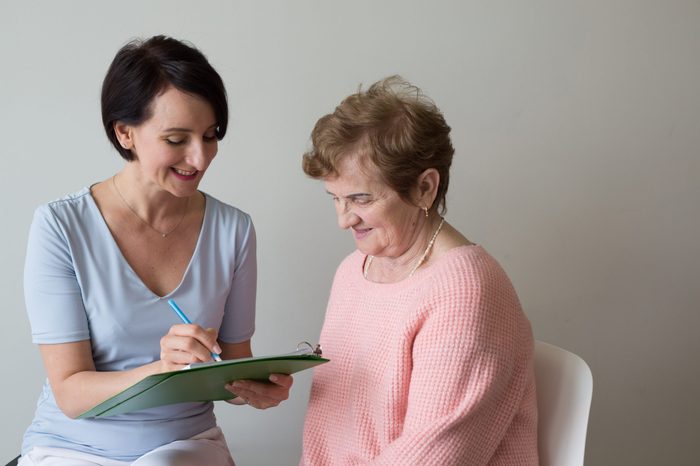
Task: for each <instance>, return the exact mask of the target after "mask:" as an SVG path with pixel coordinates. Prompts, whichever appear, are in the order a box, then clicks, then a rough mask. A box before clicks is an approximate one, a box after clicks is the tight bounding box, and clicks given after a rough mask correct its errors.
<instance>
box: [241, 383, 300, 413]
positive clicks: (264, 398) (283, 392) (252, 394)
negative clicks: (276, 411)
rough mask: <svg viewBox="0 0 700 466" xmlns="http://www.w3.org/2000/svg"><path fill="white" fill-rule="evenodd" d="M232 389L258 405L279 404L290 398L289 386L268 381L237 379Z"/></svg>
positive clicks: (249, 401) (249, 402)
mask: <svg viewBox="0 0 700 466" xmlns="http://www.w3.org/2000/svg"><path fill="white" fill-rule="evenodd" d="M230 386H231V391H232V392H233V393H235V394H237V395H239V396H242V397H243V398H244V399H246V400H248V404H253V405H255V406H256V407H271V406H277V405H278V404H280V403H281V402H282V401H284V400H286V399H288V398H289V388H288V387H284V386H281V385H276V384H273V383H267V382H253V381H250V380H246V381H242V380H239V381H235V382H233V383H231V384H230Z"/></svg>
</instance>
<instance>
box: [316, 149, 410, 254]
mask: <svg viewBox="0 0 700 466" xmlns="http://www.w3.org/2000/svg"><path fill="white" fill-rule="evenodd" d="M359 158H360V156H357V155H352V156H347V157H345V158H344V159H343V160H342V161H341V163H340V166H339V167H338V168H339V169H338V176H336V177H333V178H327V179H325V180H324V184H325V186H326V191H327V192H328V193H329V194H330V195H331V196H333V201H334V202H335V209H336V214H337V216H338V225H339V226H340V228H342V229H344V230H345V229H348V228H350V229H352V233H353V236H354V238H355V244H356V245H357V249H359V250H360V251H361V252H362V253H364V254H368V255H372V256H377V257H391V258H396V257H399V256H401V255H402V254H404V253H405V252H406V251H407V250H408V249H409V248H410V247H411V245H412V244H413V242H414V241H415V232H416V224H417V217H418V216H419V215H421V214H422V211H421V210H420V208H418V207H417V206H415V205H412V204H410V203H408V202H406V201H404V200H403V199H401V198H400V197H399V195H398V193H396V191H394V190H393V189H391V188H390V187H389V186H388V185H387V184H386V183H384V182H383V181H382V180H381V177H380V176H379V173H378V170H377V168H376V167H373V166H369V167H368V166H364V165H367V164H364V165H363V164H362V163H361V162H360V161H359Z"/></svg>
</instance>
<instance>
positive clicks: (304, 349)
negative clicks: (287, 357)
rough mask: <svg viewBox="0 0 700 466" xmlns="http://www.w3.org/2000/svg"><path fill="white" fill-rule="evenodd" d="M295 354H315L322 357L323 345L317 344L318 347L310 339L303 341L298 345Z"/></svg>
mask: <svg viewBox="0 0 700 466" xmlns="http://www.w3.org/2000/svg"><path fill="white" fill-rule="evenodd" d="M294 354H308V355H311V354H313V355H314V356H318V357H321V356H323V351H322V350H321V345H316V347H314V346H313V345H312V344H311V343H309V342H308V341H302V342H300V343H299V344H298V345H297V350H296V351H295V352H294Z"/></svg>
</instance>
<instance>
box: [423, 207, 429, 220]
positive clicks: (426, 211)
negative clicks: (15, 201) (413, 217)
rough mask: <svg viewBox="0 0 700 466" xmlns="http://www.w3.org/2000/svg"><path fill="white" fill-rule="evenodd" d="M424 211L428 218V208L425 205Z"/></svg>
mask: <svg viewBox="0 0 700 466" xmlns="http://www.w3.org/2000/svg"><path fill="white" fill-rule="evenodd" d="M423 212H425V218H428V208H427V207H423Z"/></svg>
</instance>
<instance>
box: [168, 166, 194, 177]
mask: <svg viewBox="0 0 700 466" xmlns="http://www.w3.org/2000/svg"><path fill="white" fill-rule="evenodd" d="M172 169H173V171H174V172H175V173H177V174H178V175H182V176H192V175H194V174H195V173H197V170H192V171H186V170H180V169H179V168H175V167H172Z"/></svg>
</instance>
